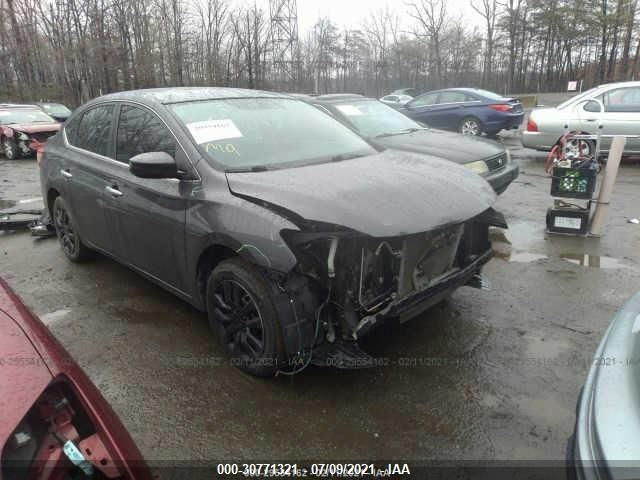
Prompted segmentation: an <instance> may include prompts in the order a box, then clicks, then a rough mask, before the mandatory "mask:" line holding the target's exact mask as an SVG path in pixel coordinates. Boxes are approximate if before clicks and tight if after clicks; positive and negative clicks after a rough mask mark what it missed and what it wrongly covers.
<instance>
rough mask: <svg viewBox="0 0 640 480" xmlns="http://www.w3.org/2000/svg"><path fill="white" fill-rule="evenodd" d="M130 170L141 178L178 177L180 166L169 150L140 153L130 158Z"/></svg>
mask: <svg viewBox="0 0 640 480" xmlns="http://www.w3.org/2000/svg"><path fill="white" fill-rule="evenodd" d="M129 171H130V172H131V173H133V174H134V175H135V176H136V177H140V178H178V166H177V165H176V161H175V159H174V158H173V157H172V156H171V155H169V154H168V153H167V152H147V153H140V154H138V155H135V156H133V157H131V158H130V159H129Z"/></svg>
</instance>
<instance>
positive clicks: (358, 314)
mask: <svg viewBox="0 0 640 480" xmlns="http://www.w3.org/2000/svg"><path fill="white" fill-rule="evenodd" d="M489 226H497V227H503V228H504V227H506V222H505V220H504V217H503V216H502V214H500V213H499V212H497V211H495V210H493V209H492V208H489V209H487V210H485V211H484V212H482V213H481V214H479V215H477V216H475V217H473V218H471V219H469V220H467V221H465V222H462V223H456V224H452V225H449V226H446V227H441V228H438V229H435V230H432V231H428V232H422V233H418V234H410V235H405V236H400V237H383V238H375V237H369V236H362V235H357V234H356V235H354V234H353V233H350V232H348V231H341V230H336V231H334V232H333V233H332V235H333V236H331V235H329V233H328V232H326V231H324V232H317V231H316V232H293V233H292V232H290V234H289V235H286V234H285V235H284V238H286V239H287V242H288V243H289V244H290V245H291V247H292V250H294V251H295V252H296V256H297V258H298V259H299V263H298V265H297V267H296V269H295V271H294V272H292V273H291V274H290V275H289V276H288V277H287V280H286V283H284V284H283V283H281V284H280V289H279V291H278V295H277V298H278V299H279V300H278V301H277V304H278V310H279V312H280V315H279V317H280V319H281V326H282V329H283V331H282V334H283V339H284V343H285V348H286V350H287V356H288V358H292V357H296V356H297V357H298V358H300V357H302V358H304V357H305V355H306V357H307V358H309V357H310V356H312V357H313V362H314V364H317V365H322V364H325V365H336V359H338V360H339V361H338V363H340V364H343V365H344V364H349V365H350V364H354V363H355V364H356V365H358V366H362V365H363V364H368V365H375V362H369V363H367V362H363V359H362V358H361V357H362V356H363V355H366V354H364V353H363V352H361V351H360V350H359V349H358V348H357V342H358V340H360V339H361V338H363V337H364V336H366V335H367V334H368V333H370V332H371V331H372V330H374V329H376V328H378V327H380V326H382V325H383V324H384V323H387V322H388V321H390V322H393V323H403V322H405V321H407V320H409V319H411V318H413V317H415V316H417V315H419V314H420V313H422V312H423V311H425V310H427V309H428V308H430V307H431V306H433V305H435V304H436V303H438V302H440V301H442V300H443V299H445V298H446V297H447V296H449V295H450V294H451V293H453V291H455V290H456V289H457V288H459V287H461V286H464V285H470V286H479V285H481V284H482V282H478V279H479V278H480V272H481V269H482V266H483V265H484V264H485V263H487V262H488V261H489V260H490V259H491V257H492V255H493V250H492V248H491V242H490V241H489V236H488V231H489ZM324 227H325V228H326V226H324ZM347 345H348V346H347ZM349 352H352V355H351V357H352V358H351V359H350V354H349ZM353 352H355V353H353ZM343 368H352V367H343Z"/></svg>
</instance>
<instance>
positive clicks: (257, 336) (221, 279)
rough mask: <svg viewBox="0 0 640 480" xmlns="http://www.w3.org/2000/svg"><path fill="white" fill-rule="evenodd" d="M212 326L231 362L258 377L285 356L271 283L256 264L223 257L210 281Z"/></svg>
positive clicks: (266, 374)
mask: <svg viewBox="0 0 640 480" xmlns="http://www.w3.org/2000/svg"><path fill="white" fill-rule="evenodd" d="M207 312H208V313H207V315H208V318H209V326H210V327H211V330H212V331H213V333H214V335H215V336H217V337H218V340H219V341H220V343H221V345H222V347H223V348H224V350H225V352H226V354H227V355H228V357H229V359H230V361H231V365H233V366H235V367H237V368H239V369H240V370H242V371H243V372H245V373H248V374H250V375H253V376H256V377H271V376H273V375H274V374H275V373H276V372H277V371H278V368H279V367H280V366H281V365H282V363H283V362H284V360H285V354H284V348H283V342H282V333H281V330H280V321H279V319H278V313H277V310H276V308H275V306H274V303H273V298H272V293H271V286H270V285H269V283H268V280H267V279H266V278H265V276H264V275H263V274H262V273H261V272H260V271H259V270H258V269H257V268H256V267H254V266H253V265H251V264H249V263H247V262H245V261H244V260H241V259H239V258H231V259H228V260H224V261H222V262H220V263H219V264H218V266H216V268H215V269H214V270H213V271H212V272H211V274H210V275H209V280H208V281H207Z"/></svg>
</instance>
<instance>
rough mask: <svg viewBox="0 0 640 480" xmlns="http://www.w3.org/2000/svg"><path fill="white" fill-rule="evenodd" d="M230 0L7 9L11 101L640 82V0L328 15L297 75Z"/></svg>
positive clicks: (253, 10) (295, 61) (46, 0)
mask: <svg viewBox="0 0 640 480" xmlns="http://www.w3.org/2000/svg"><path fill="white" fill-rule="evenodd" d="M249 2H250V0H247V3H245V4H241V5H238V4H237V2H232V1H231V0H0V13H1V14H0V60H1V61H2V68H1V69H0V100H2V101H36V100H45V101H61V102H64V103H67V104H69V105H71V106H77V105H79V104H81V103H83V102H84V101H86V100H88V99H90V98H93V97H96V96H98V95H101V94H105V93H109V92H113V91H118V90H127V89H137V88H148V87H162V86H192V85H212V86H230V87H245V88H260V89H269V90H279V91H287V92H306V93H310V92H317V93H328V92H358V93H364V94H367V95H374V96H380V95H382V94H384V93H387V92H388V91H390V90H393V89H395V88H401V87H418V88H421V89H424V90H430V89H435V88H441V87H449V86H476V87H483V88H486V89H489V90H494V91H497V92H499V93H526V92H542V91H561V90H565V89H566V82H567V81H569V80H577V81H582V82H583V86H584V88H588V87H590V86H593V85H597V84H600V83H603V82H607V81H621V80H631V79H638V77H639V74H640V25H639V17H640V13H639V10H640V9H639V8H638V6H639V5H638V2H639V0H469V4H468V6H469V11H470V12H471V11H473V12H474V14H475V15H476V16H479V18H480V19H481V20H482V22H481V24H480V25H481V26H474V25H470V24H469V21H468V20H467V18H468V15H466V16H464V17H463V16H462V15H461V14H460V12H456V11H452V8H451V6H450V5H447V1H446V0H408V1H403V2H400V1H398V2H397V3H394V4H393V7H387V8H384V9H381V10H376V11H371V12H368V13H364V14H363V19H362V23H361V26H360V27H359V28H349V29H340V28H338V27H337V26H336V23H335V21H334V20H333V19H331V18H319V19H318V20H317V22H316V23H315V25H314V26H313V28H311V29H310V30H309V31H306V32H300V36H299V39H298V43H297V47H296V49H295V52H294V53H293V55H292V59H291V62H290V65H288V70H287V72H288V73H287V75H283V72H282V70H281V69H279V68H277V66H276V65H274V64H273V62H272V61H271V59H272V43H271V35H270V32H271V27H270V19H269V12H268V10H266V9H265V8H262V7H259V6H258V5H257V4H255V3H249Z"/></svg>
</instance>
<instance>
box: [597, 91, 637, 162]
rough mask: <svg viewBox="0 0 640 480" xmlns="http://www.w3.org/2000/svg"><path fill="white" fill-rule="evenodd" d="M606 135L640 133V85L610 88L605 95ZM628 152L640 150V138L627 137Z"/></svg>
mask: <svg viewBox="0 0 640 480" xmlns="http://www.w3.org/2000/svg"><path fill="white" fill-rule="evenodd" d="M603 103H604V112H605V113H604V122H603V128H602V132H603V134H605V135H640V87H626V88H617V89H615V90H610V91H608V92H606V93H605V94H604V95H603ZM625 151H627V152H631V151H633V152H638V151H640V139H638V138H637V137H636V138H627V143H626V146H625Z"/></svg>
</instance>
